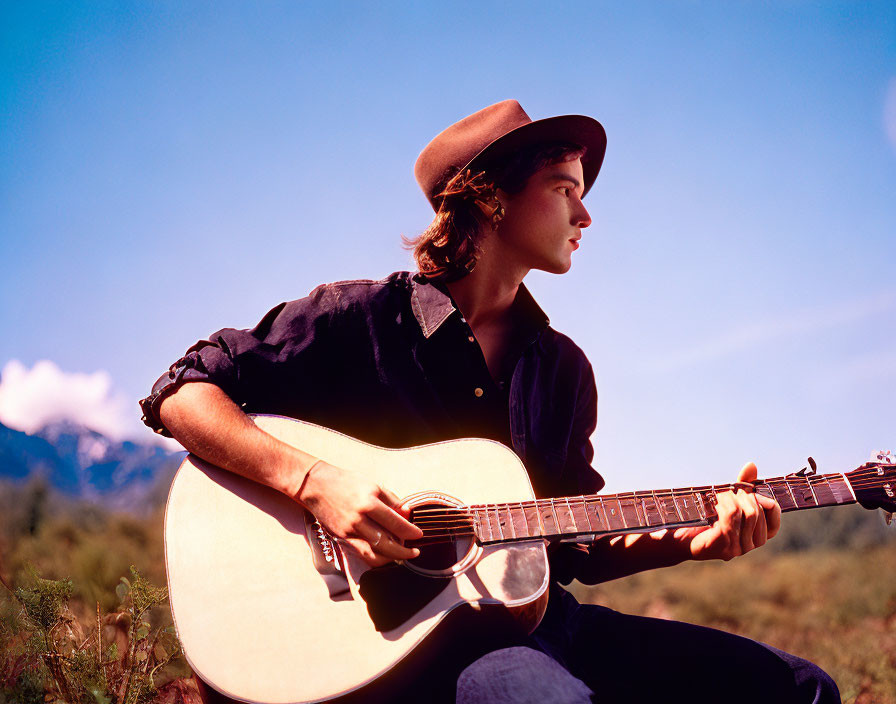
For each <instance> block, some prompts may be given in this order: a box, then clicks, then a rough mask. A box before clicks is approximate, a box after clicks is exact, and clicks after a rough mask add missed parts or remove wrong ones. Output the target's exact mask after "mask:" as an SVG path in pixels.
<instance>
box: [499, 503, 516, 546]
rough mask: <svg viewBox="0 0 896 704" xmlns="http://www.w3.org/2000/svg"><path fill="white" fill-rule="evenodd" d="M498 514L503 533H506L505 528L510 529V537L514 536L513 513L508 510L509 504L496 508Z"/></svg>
mask: <svg viewBox="0 0 896 704" xmlns="http://www.w3.org/2000/svg"><path fill="white" fill-rule="evenodd" d="M498 516H499V518H500V519H501V529H502V531H503V532H504V535H507V530H508V529H509V530H510V538H511V539H513V538H516V529H515V527H514V525H513V513H511V511H510V506H503V507H501V508H499V509H498Z"/></svg>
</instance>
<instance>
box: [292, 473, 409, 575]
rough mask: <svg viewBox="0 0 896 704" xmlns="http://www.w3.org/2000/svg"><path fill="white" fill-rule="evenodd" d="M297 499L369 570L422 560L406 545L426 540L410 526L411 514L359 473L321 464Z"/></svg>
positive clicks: (309, 477)
mask: <svg viewBox="0 0 896 704" xmlns="http://www.w3.org/2000/svg"><path fill="white" fill-rule="evenodd" d="M294 498H296V499H297V500H298V501H300V502H301V503H302V504H303V505H304V506H305V507H306V508H307V509H308V510H309V511H311V513H313V514H314V517H315V518H316V519H317V520H318V521H320V523H321V525H322V526H323V527H324V528H326V529H327V531H329V533H330V534H331V535H333V536H334V537H336V538H338V539H339V540H341V541H342V542H344V543H346V544H348V545H350V546H351V547H352V548H353V549H354V550H355V551H356V552H357V553H358V554H359V555H360V556H361V559H363V560H364V562H366V563H367V564H368V565H370V566H371V567H379V566H380V565H385V564H388V563H389V562H391V561H392V560H410V559H413V558H415V557H417V556H418V555H419V554H420V551H419V550H418V549H416V548H408V547H405V546H404V545H403V541H405V540H416V539H419V538H422V537H423V531H422V530H420V529H419V528H418V527H417V526H415V525H414V524H413V523H411V522H410V521H409V520H408V518H410V511H408V510H407V509H406V508H405V507H403V506H402V505H401V501H400V500H399V499H398V497H397V496H395V494H393V493H392V492H391V491H388V490H387V489H383V488H382V487H380V486H378V485H377V484H375V483H373V482H371V481H370V480H369V479H368V478H367V477H365V476H364V475H362V474H359V473H358V472H353V471H350V470H346V469H342V468H340V467H334V466H333V465H331V464H328V463H327V462H324V461H323V460H321V461H319V462H317V463H315V464H314V466H313V467H311V469H310V470H309V471H308V474H307V475H306V477H305V480H304V482H303V483H302V486H301V488H300V489H299V491H298V493H297V495H296V496H295V497H294Z"/></svg>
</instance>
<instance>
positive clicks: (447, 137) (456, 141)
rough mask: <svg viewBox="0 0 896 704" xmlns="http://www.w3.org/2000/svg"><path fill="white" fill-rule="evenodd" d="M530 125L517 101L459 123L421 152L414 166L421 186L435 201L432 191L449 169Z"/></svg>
mask: <svg viewBox="0 0 896 704" xmlns="http://www.w3.org/2000/svg"><path fill="white" fill-rule="evenodd" d="M530 122H532V118H530V117H529V116H528V115H527V114H526V111H525V110H523V108H522V106H521V105H520V104H519V103H518V102H517V101H516V100H502V101H501V102H500V103H495V104H494V105H489V106H488V107H487V108H482V110H478V111H477V112H474V113H473V114H472V115H468V116H467V117H465V118H463V119H462V120H459V121H458V122H455V123H454V124H453V125H451V126H449V127H447V128H446V129H444V130H442V131H441V132H439V134H437V135H436V136H435V137H434V138H433V140H432V141H431V142H430V143H429V144H427V145H426V146H425V147H424V148H423V151H422V152H420V156H419V157H417V163H416V164H415V165H414V176H415V177H416V178H417V183H419V184H420V187H421V188H422V189H423V191H424V192H425V193H426V195H427V197H428V198H429V199H430V200H432V199H433V197H434V196H435V194H434V193H432V192H431V191H432V189H433V188H434V187H435V185H436V183H437V181H438V180H439V179H440V178H441V177H442V176H443V175H444V172H445V171H446V170H447V169H448V168H450V167H454V168H456V169H460V168H461V167H463V166H464V165H466V164H468V163H469V162H470V160H471V159H472V158H473V157H475V156H476V155H477V154H479V152H481V151H482V150H483V149H485V148H486V147H487V146H488V145H489V144H491V143H492V142H494V141H495V140H497V139H500V138H501V137H503V136H504V135H505V134H507V133H508V132H510V131H512V130H515V129H516V128H517V127H521V126H522V125H527V124H529V123H530Z"/></svg>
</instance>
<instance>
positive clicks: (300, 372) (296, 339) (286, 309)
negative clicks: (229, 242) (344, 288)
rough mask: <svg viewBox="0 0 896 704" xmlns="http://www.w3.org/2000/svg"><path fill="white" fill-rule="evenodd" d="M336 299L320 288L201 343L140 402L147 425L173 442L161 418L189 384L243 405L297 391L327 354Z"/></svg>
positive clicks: (172, 366) (312, 376)
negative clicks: (211, 388) (208, 386)
mask: <svg viewBox="0 0 896 704" xmlns="http://www.w3.org/2000/svg"><path fill="white" fill-rule="evenodd" d="M335 302H336V297H335V295H334V293H333V291H332V289H331V288H329V287H327V286H319V287H318V288H316V289H315V290H314V291H312V292H311V294H309V295H308V296H307V297H305V298H302V299H299V300H296V301H291V302H289V303H281V304H279V305H277V306H275V307H274V308H273V309H271V310H270V311H269V312H268V313H267V314H266V315H265V316H264V317H263V318H262V319H261V321H260V322H259V323H258V325H256V326H255V327H254V328H250V329H244V330H239V329H235V328H225V329H223V330H219V331H218V332H216V333H214V334H213V335H211V336H210V337H209V338H208V339H207V340H200V341H199V342H197V343H196V344H195V345H193V346H192V347H190V348H189V349H188V350H187V351H186V353H185V354H184V356H183V357H181V358H180V359H178V360H177V361H176V362H174V364H172V365H171V366H170V367H169V369H168V371H167V372H165V373H164V374H162V376H160V377H159V379H158V380H157V381H156V383H155V384H154V385H153V387H152V392H151V393H150V394H149V396H147V397H146V398H144V399H142V400H141V401H140V408H141V410H142V411H143V418H142V420H143V422H144V423H145V424H146V425H147V426H149V427H150V428H151V429H152V430H153V431H154V432H156V433H159V434H160V435H164V436H166V437H170V433H169V432H168V430H167V429H166V428H165V426H164V424H163V423H162V421H161V419H160V417H159V406H160V405H161V403H162V401H163V400H164V399H165V398H166V397H167V396H169V395H171V394H172V393H174V392H175V391H176V390H177V389H178V388H180V387H181V386H183V385H184V384H186V383H188V382H193V381H205V382H209V383H212V384H215V385H216V386H218V387H219V388H221V389H222V390H223V391H224V392H225V393H226V394H227V395H228V396H229V397H230V398H231V399H233V401H234V402H236V403H237V404H239V405H242V406H246V405H247V404H250V403H253V402H255V401H258V400H259V399H258V397H259V395H260V394H265V395H268V396H269V395H271V394H276V393H278V392H282V390H283V389H284V387H285V386H290V387H292V388H295V384H300V383H301V382H302V380H303V377H304V378H305V379H311V380H313V379H314V378H315V368H317V367H319V364H318V361H319V360H320V359H325V358H326V356H327V353H326V352H325V351H324V350H323V349H322V347H323V346H325V345H326V343H327V340H328V338H329V335H328V332H329V328H330V325H331V322H332V318H333V311H334V305H335Z"/></svg>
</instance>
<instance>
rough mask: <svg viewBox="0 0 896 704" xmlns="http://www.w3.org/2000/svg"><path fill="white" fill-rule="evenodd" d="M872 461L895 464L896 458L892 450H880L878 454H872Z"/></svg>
mask: <svg viewBox="0 0 896 704" xmlns="http://www.w3.org/2000/svg"><path fill="white" fill-rule="evenodd" d="M871 461H872V462H883V463H884V464H893V463H894V461H896V457H894V456H893V453H892V451H890V450H878V451H877V452H872V453H871Z"/></svg>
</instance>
